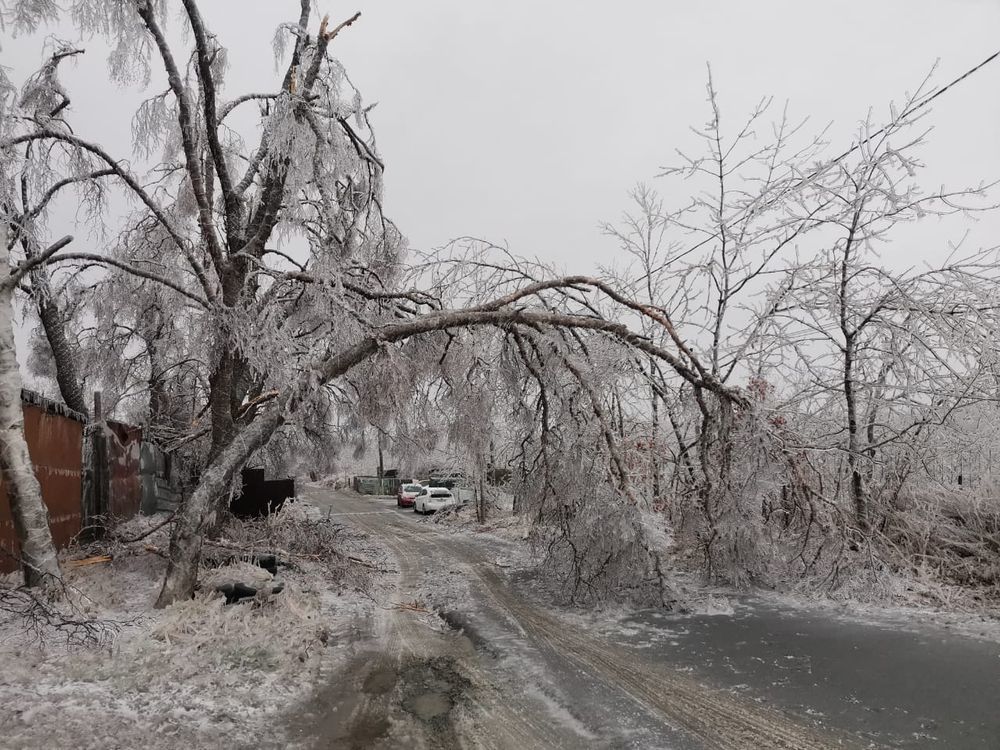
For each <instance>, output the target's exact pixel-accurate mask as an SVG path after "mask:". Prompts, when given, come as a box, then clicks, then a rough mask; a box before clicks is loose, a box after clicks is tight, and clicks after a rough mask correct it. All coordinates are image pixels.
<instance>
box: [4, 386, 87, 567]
mask: <svg viewBox="0 0 1000 750" xmlns="http://www.w3.org/2000/svg"><path fill="white" fill-rule="evenodd" d="M23 406H24V435H25V438H26V439H27V441H28V453H29V455H30V456H31V462H32V464H33V465H34V467H35V476H37V477H38V482H39V484H41V486H42V498H43V499H44V500H45V504H46V505H47V506H48V508H49V525H50V526H51V528H52V536H53V537H54V538H55V542H56V545H57V546H59V547H64V546H66V545H67V544H69V542H70V541H71V540H72V539H73V537H75V536H76V535H77V534H79V533H80V530H81V529H82V528H83V513H82V505H81V503H80V498H81V495H82V489H83V428H84V419H83V417H82V416H81V415H79V414H77V413H76V412H73V411H70V410H69V409H67V408H66V407H64V406H62V405H61V404H56V403H54V402H50V401H48V400H46V399H44V398H42V397H40V396H38V395H37V394H34V393H31V392H30V391H25V392H24V394H23ZM17 554H18V549H17V538H16V536H15V534H14V522H13V520H12V519H11V515H10V504H9V503H8V501H7V492H6V490H5V489H4V487H3V482H2V481H0V572H4V573H9V572H11V571H14V570H17V569H18V563H17Z"/></svg>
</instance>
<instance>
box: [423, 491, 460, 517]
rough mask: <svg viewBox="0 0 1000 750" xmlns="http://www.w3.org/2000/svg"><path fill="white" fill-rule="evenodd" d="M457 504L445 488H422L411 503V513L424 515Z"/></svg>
mask: <svg viewBox="0 0 1000 750" xmlns="http://www.w3.org/2000/svg"><path fill="white" fill-rule="evenodd" d="M457 504H458V503H457V501H456V500H455V496H454V495H453V494H451V490H449V489H448V488H447V487H424V488H423V489H422V490H420V494H419V495H417V499H416V500H414V501H413V512H414V513H421V514H425V515H426V514H427V513H433V512H434V511H436V510H443V509H444V508H452V507H454V506H455V505H457Z"/></svg>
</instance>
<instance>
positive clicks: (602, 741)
mask: <svg viewBox="0 0 1000 750" xmlns="http://www.w3.org/2000/svg"><path fill="white" fill-rule="evenodd" d="M310 493H311V494H310V496H309V500H310V501H311V502H313V503H314V504H315V505H317V506H319V507H320V508H321V509H322V512H324V513H329V514H331V515H332V516H334V517H336V518H337V519H338V520H340V521H342V522H345V523H350V524H354V525H356V526H357V527H359V528H361V529H363V530H365V531H366V532H368V533H370V534H372V535H373V536H375V537H377V538H378V539H379V540H380V542H382V543H383V544H384V545H385V546H386V547H387V548H388V549H389V550H390V552H391V554H392V557H393V558H394V560H393V561H392V563H391V564H392V565H394V567H395V571H396V572H395V573H394V574H393V575H392V576H391V577H392V579H393V585H392V587H391V589H390V590H389V592H388V594H387V595H385V597H384V599H382V600H380V601H379V602H378V606H377V607H375V613H376V614H375V615H374V616H373V617H372V618H371V620H370V621H368V622H364V623H359V624H358V630H359V637H358V639H357V643H356V648H355V653H354V654H353V656H352V658H351V661H350V663H349V665H348V666H347V668H346V669H342V670H341V671H340V672H339V673H338V674H334V675H331V676H330V679H329V682H328V686H327V687H326V688H325V689H324V690H322V691H320V692H319V693H317V695H315V696H314V698H313V700H312V701H311V702H310V704H309V706H307V707H305V708H304V709H303V711H302V712H301V713H300V715H298V716H297V717H296V721H295V725H296V726H297V727H298V728H299V731H300V733H301V739H302V740H303V741H304V744H307V745H311V746H313V747H317V748H342V747H358V748H362V747H364V748H369V747H371V748H377V747H412V748H452V747H468V748H496V749H497V750H500V749H507V748H510V749H511V750H514V749H516V750H526V749H528V748H581V747H594V748H682V749H683V748H713V749H716V748H718V749H720V750H746V749H747V748H795V749H801V750H809V749H810V748H829V747H864V746H869V745H868V744H867V743H861V742H860V741H858V740H856V739H854V738H851V737H849V736H847V735H843V736H836V735H834V734H831V733H830V732H829V731H828V730H826V729H824V728H822V727H820V726H818V725H817V724H816V723H814V722H811V721H810V720H809V719H808V718H793V717H790V716H788V715H786V714H784V713H782V712H779V711H777V710H774V709H771V708H768V707H765V706H762V705H761V704H759V703H758V702H756V701H755V700H753V699H752V698H747V697H744V696H738V695H734V694H733V693H732V692H730V691H724V690H719V689H713V688H710V687H707V686H705V685H703V684H701V682H700V681H699V680H698V679H696V678H695V677H693V676H692V675H691V674H690V673H688V672H685V671H682V670H679V669H675V668H672V667H670V666H665V665H662V664H656V663H651V662H650V661H649V660H648V658H646V656H645V654H644V652H643V651H642V650H640V649H635V648H628V647H626V646H622V645H615V644H612V643H610V642H609V641H608V639H606V638H603V637H601V636H600V635H598V634H595V633H592V632H587V629H586V628H582V627H579V626H576V625H574V623H573V622H572V621H571V620H567V619H565V618H563V617H562V616H560V615H556V614H553V613H552V612H550V611H548V610H547V609H546V608H545V607H544V606H543V605H541V604H538V603H535V602H533V601H532V600H531V599H528V598H524V597H522V596H519V595H518V594H517V592H516V591H515V590H514V589H512V588H511V586H510V584H509V582H508V581H507V578H506V575H505V573H504V572H503V569H502V568H501V567H499V566H498V565H497V564H496V556H497V554H498V553H502V552H503V549H502V548H498V547H497V546H496V545H497V543H496V542H489V541H487V540H485V539H483V540H480V539H476V540H475V542H472V541H469V540H467V539H465V538H463V537H461V536H459V535H455V534H450V533H447V532H444V531H442V530H440V529H439V528H437V527H436V526H435V525H434V524H431V523H427V522H425V521H424V519H421V518H419V517H416V516H414V514H413V513H411V512H409V511H401V510H397V509H396V508H395V507H394V506H393V505H392V501H385V500H375V499H372V498H362V497H358V496H356V495H353V494H349V493H337V492H332V491H326V490H315V489H314V490H310Z"/></svg>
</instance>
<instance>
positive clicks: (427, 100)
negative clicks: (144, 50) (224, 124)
mask: <svg viewBox="0 0 1000 750" xmlns="http://www.w3.org/2000/svg"><path fill="white" fill-rule="evenodd" d="M202 5H203V8H204V11H205V13H206V16H207V18H208V23H209V26H210V28H211V29H212V30H213V31H215V32H216V33H217V34H218V35H219V36H220V38H221V40H222V42H223V44H225V45H226V46H227V47H229V48H230V63H231V69H230V73H229V78H228V87H227V90H226V94H227V95H229V96H235V95H236V94H238V93H241V92H243V91H248V90H268V89H271V88H273V85H274V82H275V79H276V74H275V73H274V67H273V62H272V56H271V47H270V42H271V38H272V35H273V30H274V28H275V26H276V25H277V23H278V22H280V21H282V20H291V19H292V18H293V17H294V15H295V9H296V7H297V5H298V3H296V2H292V0H281V1H279V0H256V1H251V0H238V1H237V0H206V1H205V2H203V3H202ZM319 8H320V10H321V11H326V10H328V11H329V12H330V13H331V15H332V16H333V18H334V19H335V20H339V19H340V18H341V17H346V16H347V15H350V13H351V12H352V11H353V10H355V9H360V10H361V11H362V13H363V15H362V18H361V20H360V21H359V23H357V24H356V25H355V26H354V27H352V28H350V29H348V30H346V31H345V32H344V33H343V34H342V35H341V36H340V37H338V39H337V40H336V42H335V52H336V54H337V56H339V57H340V58H341V59H342V60H343V61H344V63H345V64H346V65H347V68H348V71H349V73H350V75H351V77H352V79H353V80H354V81H355V83H356V84H358V86H359V87H360V88H361V90H362V91H363V93H364V95H365V97H366V99H367V100H368V101H369V102H372V101H378V102H379V104H378V107H377V108H376V110H375V113H374V115H375V116H374V123H375V126H376V129H377V136H378V139H379V146H380V149H381V151H382V154H383V156H384V157H385V159H386V162H387V166H388V169H387V175H386V181H387V192H388V196H387V199H388V207H389V210H390V212H391V214H392V215H393V216H394V217H395V219H396V220H397V223H398V224H399V225H400V227H401V228H402V229H403V231H404V232H405V233H406V234H407V235H408V236H409V238H410V241H411V245H414V246H417V247H429V246H434V245H438V244H441V243H443V242H444V241H446V240H447V239H449V238H451V237H454V236H458V235H463V234H473V235H477V236H482V237H487V238H489V239H492V240H497V241H504V240H506V241H507V242H509V244H510V245H511V247H512V249H513V250H514V251H515V252H517V253H519V254H524V255H538V256H541V257H542V258H545V259H549V260H552V261H554V262H556V263H558V264H559V265H561V266H562V267H564V268H573V269H579V270H589V269H590V268H592V267H593V266H594V265H595V264H597V263H602V262H607V261H608V260H609V259H610V254H611V253H613V252H614V249H615V246H614V243H613V242H612V241H611V240H610V239H607V238H604V237H602V236H601V234H600V232H599V230H598V224H599V222H601V221H603V220H613V219H615V218H616V217H617V216H618V215H619V214H620V213H621V211H622V210H623V209H624V208H625V207H626V201H627V199H626V191H627V190H628V189H629V188H630V187H631V186H632V185H633V184H634V183H635V182H636V181H639V180H646V181H653V182H654V184H656V181H655V180H653V178H654V176H655V175H656V173H657V172H658V171H659V170H658V168H659V167H660V166H663V165H666V164H671V163H674V158H673V152H674V149H675V148H678V147H679V148H690V147H692V146H693V145H694V138H693V136H692V135H691V133H690V131H689V129H688V128H689V125H692V124H695V125H698V124H702V123H704V122H705V121H706V120H707V119H708V109H707V106H706V103H705V80H706V68H705V65H706V62H711V64H712V68H713V73H714V77H715V81H716V85H717V88H718V89H719V91H720V94H721V103H722V112H723V117H724V118H725V122H728V123H729V125H730V126H735V125H736V124H737V123H738V122H740V121H741V120H742V118H743V117H744V115H745V114H746V112H747V111H748V110H749V108H750V107H752V106H753V104H754V103H755V102H756V101H757V100H758V99H759V98H760V97H761V96H773V97H774V98H775V100H776V112H775V114H776V115H777V114H778V112H780V108H781V106H782V104H783V103H784V101H785V100H788V101H789V104H790V111H791V112H792V114H793V115H796V116H806V115H808V116H809V117H810V118H811V124H812V126H814V128H815V129H816V130H819V129H820V128H822V127H823V126H824V125H826V124H827V123H829V122H831V121H832V123H833V128H832V130H831V131H830V132H831V136H832V137H833V140H834V142H835V143H836V144H837V146H840V147H846V146H847V145H849V144H850V142H851V140H852V136H853V132H854V128H855V127H856V126H857V124H858V121H859V120H860V119H862V118H863V117H864V116H865V115H866V113H867V112H868V109H869V108H870V107H874V108H875V112H876V115H879V117H877V118H876V119H878V120H881V119H883V118H882V115H884V113H886V111H887V103H888V101H889V100H890V99H893V98H895V99H899V98H901V97H902V95H903V94H904V92H905V91H907V90H911V89H913V88H914V87H915V86H917V85H918V84H919V83H920V81H921V79H922V78H923V76H924V75H925V74H926V73H927V72H928V70H929V69H930V67H931V66H932V65H933V64H934V62H935V61H936V60H938V59H940V66H939V68H938V73H937V76H936V78H935V82H936V83H938V84H940V83H944V82H945V81H947V80H950V79H951V78H953V77H955V76H956V75H958V74H959V73H961V72H963V71H964V70H966V69H967V68H969V67H971V66H972V65H974V64H976V63H978V62H979V61H981V60H982V59H983V58H985V57H986V56H987V55H988V54H990V53H992V52H994V51H995V50H996V48H997V47H998V46H1000V41H998V38H997V35H996V31H997V29H1000V3H997V2H995V0H948V1H947V2H943V1H942V0H866V1H860V0H840V1H835V2H822V3H820V2H802V0H758V1H757V2H753V3H748V2H737V0H718V1H717V2H711V3H709V2H683V3H681V2H651V1H648V2H628V3H625V2H623V3H613V4H612V3H606V2H603V3H602V2H591V1H587V0H574V1H570V0H559V1H553V0H547V1H546V2H544V3H541V2H524V1H523V0H513V1H509V2H504V3H498V2H493V3H485V2H469V1H468V0H466V1H465V2H460V1H459V0H422V1H421V2H413V0H378V1H376V0H363V1H361V2H355V3H354V4H352V5H344V4H342V3H332V2H320V3H319ZM177 25H178V24H177V23H176V22H175V24H174V27H175V28H177ZM63 33H64V34H65V32H63ZM8 41H9V40H5V44H4V50H3V53H2V59H3V64H5V65H11V66H13V67H14V68H15V74H18V73H21V72H23V71H24V70H27V69H28V68H29V67H33V66H34V65H36V64H37V62H38V60H40V59H41V57H40V53H39V52H38V49H39V43H40V39H34V40H26V39H18V40H14V41H13V42H9V43H7V42H8ZM86 46H88V48H90V51H91V54H88V56H87V58H88V59H85V60H82V61H81V62H79V63H78V64H76V65H75V66H73V67H68V68H67V69H66V71H65V74H64V79H65V82H66V84H67V86H68V88H69V89H70V92H71V93H72V94H73V95H74V113H73V115H72V118H73V122H74V123H75V124H76V126H77V130H78V132H80V133H81V134H82V135H85V136H88V137H97V138H98V139H99V140H101V141H103V142H104V143H105V144H106V145H108V146H109V147H110V148H111V149H112V150H113V151H115V152H117V153H120V154H127V153H128V144H129V125H128V118H129V117H130V116H131V112H132V110H133V109H134V105H135V103H136V102H137V101H138V100H139V96H138V92H134V91H133V92H122V91H119V90H117V89H115V88H113V87H112V86H111V85H110V84H108V83H107V78H106V75H105V74H104V69H103V55H102V53H101V52H100V49H99V47H100V45H98V44H95V43H93V42H90V43H87V44H86ZM157 85H158V84H157ZM998 90H1000V61H997V62H995V63H993V64H992V65H990V66H988V68H986V69H984V70H983V71H982V72H981V73H979V74H977V75H976V76H975V77H973V78H971V79H969V80H968V81H966V82H965V83H963V84H962V85H961V86H960V87H958V88H956V89H955V90H953V91H951V92H948V93H947V94H946V95H945V96H944V97H942V98H941V99H940V100H939V104H938V105H937V106H936V109H935V111H934V113H933V116H932V117H931V118H930V119H929V120H928V121H927V122H928V124H932V125H933V126H934V128H935V130H934V132H933V133H932V135H931V143H930V145H929V146H928V148H927V149H926V151H925V156H926V161H927V163H928V166H929V169H928V171H927V173H926V174H927V177H926V179H927V182H926V184H927V185H928V187H934V186H936V185H937V184H939V183H946V184H948V185H951V186H957V185H959V184H961V185H965V184H967V183H972V182H978V181H980V180H983V179H986V180H991V179H994V178H996V177H997V176H1000V96H997V91H998ZM661 187H663V188H664V192H665V194H666V197H667V199H668V203H670V202H675V203H680V202H683V200H684V198H685V196H684V195H683V193H682V192H679V191H678V190H676V189H675V188H672V187H670V186H667V185H663V186H661ZM998 228H1000V222H998V219H997V218H996V217H990V218H987V219H985V220H983V221H981V222H979V225H978V226H977V227H976V229H975V232H976V237H977V238H979V241H980V242H982V243H988V244H994V243H996V242H997V237H998V236H1000V232H998V231H997V229H998ZM962 229H963V227H962V225H961V224H959V225H956V224H954V223H952V224H949V225H947V227H942V228H940V229H935V230H934V231H932V232H930V234H927V233H926V232H923V233H921V235H919V237H920V238H921V243H920V244H921V247H920V248H919V249H915V248H913V247H910V246H908V245H907V247H905V248H904V247H898V248H893V249H891V252H892V253H900V254H901V255H902V256H905V257H910V256H912V254H913V253H914V252H915V251H916V252H919V253H920V254H921V255H928V256H933V255H934V254H936V253H938V252H940V249H939V246H940V245H941V244H942V243H943V241H944V240H945V239H947V238H948V237H956V236H958V235H959V234H960V233H961V231H962Z"/></svg>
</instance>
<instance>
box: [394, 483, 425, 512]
mask: <svg viewBox="0 0 1000 750" xmlns="http://www.w3.org/2000/svg"><path fill="white" fill-rule="evenodd" d="M422 489H423V486H422V485H419V484H417V483H416V482H412V483H409V484H401V485H399V489H398V490H396V507H397V508H409V507H411V506H412V505H413V501H414V500H415V499H416V497H417V495H419V494H420V490H422Z"/></svg>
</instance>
